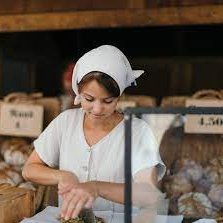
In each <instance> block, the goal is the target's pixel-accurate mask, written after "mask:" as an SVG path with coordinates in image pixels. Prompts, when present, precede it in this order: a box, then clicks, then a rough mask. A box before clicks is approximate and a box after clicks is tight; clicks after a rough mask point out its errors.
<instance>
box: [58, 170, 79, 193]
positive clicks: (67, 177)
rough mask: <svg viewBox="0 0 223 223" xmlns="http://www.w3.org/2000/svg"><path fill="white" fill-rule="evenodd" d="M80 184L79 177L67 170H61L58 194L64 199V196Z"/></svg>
mask: <svg viewBox="0 0 223 223" xmlns="http://www.w3.org/2000/svg"><path fill="white" fill-rule="evenodd" d="M78 183H79V180H78V178H77V176H76V175H75V174H74V173H72V172H70V171H65V170H60V174H59V179H58V194H59V195H61V196H62V197H63V195H64V194H66V193H67V192H69V191H70V190H71V189H72V187H73V186H74V185H76V184H78Z"/></svg>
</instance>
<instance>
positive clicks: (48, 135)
mask: <svg viewBox="0 0 223 223" xmlns="http://www.w3.org/2000/svg"><path fill="white" fill-rule="evenodd" d="M63 116H64V115H63V113H61V114H60V115H59V116H57V117H56V118H55V119H54V120H53V121H52V122H51V123H50V124H49V125H48V126H47V128H46V129H45V130H44V131H43V132H42V133H41V134H40V136H39V137H38V138H37V139H36V140H35V141H34V148H35V150H36V152H37V153H38V155H39V156H40V158H41V159H42V161H43V162H45V163H46V164H47V165H48V166H51V167H57V166H58V165H59V155H60V144H61V137H62V129H63V127H62V123H63Z"/></svg>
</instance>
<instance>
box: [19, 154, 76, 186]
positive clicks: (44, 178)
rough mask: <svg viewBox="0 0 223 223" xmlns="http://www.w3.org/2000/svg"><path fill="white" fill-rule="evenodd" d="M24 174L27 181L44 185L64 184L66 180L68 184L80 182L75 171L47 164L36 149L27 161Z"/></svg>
mask: <svg viewBox="0 0 223 223" xmlns="http://www.w3.org/2000/svg"><path fill="white" fill-rule="evenodd" d="M22 176H23V178H24V179H25V180H27V181H32V182H34V183H37V184H43V185H56V184H59V183H60V184H63V185H64V184H65V182H66V184H68V183H69V184H75V183H77V182H78V179H77V177H76V176H75V175H74V174H73V173H71V172H69V171H63V170H57V169H53V168H51V167H49V166H47V165H46V164H45V163H44V162H43V161H42V160H41V159H40V157H39V155H38V154H37V152H36V151H35V150H34V151H33V152H32V154H31V155H30V157H29V158H28V160H27V161H26V163H25V165H24V167H23V170H22Z"/></svg>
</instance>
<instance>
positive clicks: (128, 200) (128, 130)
mask: <svg viewBox="0 0 223 223" xmlns="http://www.w3.org/2000/svg"><path fill="white" fill-rule="evenodd" d="M124 121H125V194H124V196H125V223H132V165H131V160H132V158H131V157H132V156H131V152H132V115H131V114H125V120H124Z"/></svg>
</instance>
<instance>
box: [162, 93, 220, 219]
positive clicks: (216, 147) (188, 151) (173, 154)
mask: <svg viewBox="0 0 223 223" xmlns="http://www.w3.org/2000/svg"><path fill="white" fill-rule="evenodd" d="M192 98H194V99H202V100H206V99H215V100H216V99H217V100H222V94H221V93H220V92H219V91H215V90H201V91H198V92H196V93H195V94H194V95H193V96H192ZM160 154H161V157H162V160H163V161H164V163H165V164H166V166H167V170H168V171H167V173H166V176H165V177H167V175H169V174H170V175H172V174H175V173H177V170H178V171H179V169H180V168H181V167H182V166H180V165H179V163H180V161H181V160H193V161H195V163H196V164H198V165H201V166H202V167H206V165H207V164H208V163H209V161H210V160H212V159H216V158H219V157H223V133H222V134H189V133H185V132H184V126H178V127H172V128H169V129H168V130H166V132H165V133H164V135H163V138H162V140H161V143H160ZM165 177H164V180H163V182H164V183H165ZM166 182H168V181H166ZM162 186H163V185H161V187H162ZM162 190H163V188H162ZM192 191H193V192H197V191H196V189H195V188H193V190H192ZM163 192H166V191H163ZM206 195H207V194H206ZM191 217H195V216H191ZM187 220H188V221H185V222H190V220H189V219H187Z"/></svg>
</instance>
